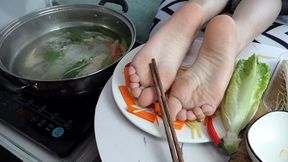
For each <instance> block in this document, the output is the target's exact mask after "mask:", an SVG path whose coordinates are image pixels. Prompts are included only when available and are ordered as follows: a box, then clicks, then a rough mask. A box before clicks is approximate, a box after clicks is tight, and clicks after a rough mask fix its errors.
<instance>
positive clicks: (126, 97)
mask: <svg viewBox="0 0 288 162" xmlns="http://www.w3.org/2000/svg"><path fill="white" fill-rule="evenodd" d="M119 90H120V92H121V94H122V96H123V98H124V100H125V103H126V104H127V106H131V105H136V103H135V101H134V99H133V97H132V96H131V94H130V92H129V90H128V87H127V86H124V85H120V86H119Z"/></svg>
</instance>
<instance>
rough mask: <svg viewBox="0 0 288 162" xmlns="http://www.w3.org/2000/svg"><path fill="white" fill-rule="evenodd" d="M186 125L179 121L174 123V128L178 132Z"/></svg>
mask: <svg viewBox="0 0 288 162" xmlns="http://www.w3.org/2000/svg"><path fill="white" fill-rule="evenodd" d="M184 124H185V122H184V121H180V120H177V121H175V122H173V127H174V129H176V130H181V129H182V128H183V126H184Z"/></svg>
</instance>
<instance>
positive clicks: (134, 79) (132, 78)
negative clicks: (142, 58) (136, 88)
mask: <svg viewBox="0 0 288 162" xmlns="http://www.w3.org/2000/svg"><path fill="white" fill-rule="evenodd" d="M129 79H130V81H131V82H134V83H139V82H140V77H139V76H138V75H137V74H136V73H134V74H131V75H130V76H129Z"/></svg>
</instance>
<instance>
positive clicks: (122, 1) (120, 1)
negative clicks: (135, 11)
mask: <svg viewBox="0 0 288 162" xmlns="http://www.w3.org/2000/svg"><path fill="white" fill-rule="evenodd" d="M107 2H109V3H114V4H118V5H120V6H122V11H123V12H124V13H126V12H127V11H128V4H127V2H126V1H125V0H100V2H99V3H98V4H99V5H101V6H104V5H105V3H107Z"/></svg>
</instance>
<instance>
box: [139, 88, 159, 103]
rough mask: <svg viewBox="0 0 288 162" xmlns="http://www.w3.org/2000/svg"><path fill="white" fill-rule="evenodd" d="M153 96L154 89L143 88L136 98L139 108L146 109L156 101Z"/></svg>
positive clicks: (154, 94)
mask: <svg viewBox="0 0 288 162" xmlns="http://www.w3.org/2000/svg"><path fill="white" fill-rule="evenodd" d="M155 96H156V92H155V90H154V88H152V87H147V88H144V89H143V90H142V92H141V94H140V96H139V98H138V103H139V105H140V106H143V107H147V106H149V105H150V104H152V103H153V102H154V101H155V100H156V98H155Z"/></svg>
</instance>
